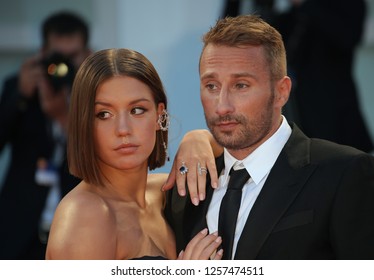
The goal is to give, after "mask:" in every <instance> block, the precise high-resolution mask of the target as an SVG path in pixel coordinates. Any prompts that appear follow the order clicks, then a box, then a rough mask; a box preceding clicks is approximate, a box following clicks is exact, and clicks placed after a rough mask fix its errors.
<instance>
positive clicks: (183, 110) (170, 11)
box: [0, 0, 374, 185]
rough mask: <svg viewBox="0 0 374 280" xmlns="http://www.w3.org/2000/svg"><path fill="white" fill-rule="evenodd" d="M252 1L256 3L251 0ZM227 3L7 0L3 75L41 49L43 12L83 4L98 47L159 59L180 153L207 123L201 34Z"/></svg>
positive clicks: (365, 91)
mask: <svg viewBox="0 0 374 280" xmlns="http://www.w3.org/2000/svg"><path fill="white" fill-rule="evenodd" d="M285 1H287V0H285ZM246 2H248V3H247V4H248V5H249V6H250V5H251V3H250V2H251V0H248V1H246ZM352 3H353V5H354V1H352ZM367 4H368V11H367V18H366V23H365V32H364V39H363V41H362V43H361V45H360V46H359V50H358V53H357V55H356V61H355V68H354V69H355V70H354V75H355V77H356V81H357V86H358V91H359V96H360V105H361V109H362V112H363V115H364V118H365V120H366V122H367V125H368V126H369V129H370V133H371V135H372V136H374V110H373V105H374V94H373V89H374V79H373V72H374V0H368V1H367ZM223 5H224V1H223V0H157V1H152V0H136V1H135V0H105V1H102V0H79V1H76V0H64V1H57V0H33V1H29V0H12V1H8V0H0V81H1V82H3V81H4V79H5V78H6V77H7V76H8V75H10V74H12V73H14V72H16V71H17V70H18V69H19V67H20V65H21V63H22V62H23V60H24V59H25V58H26V57H28V56H30V55H32V54H34V53H35V52H37V50H38V49H39V47H40V44H41V38H40V26H41V23H42V21H43V19H45V18H46V17H47V16H48V15H49V14H51V13H52V12H55V11H58V10H61V9H66V10H71V11H75V12H77V13H78V14H80V15H81V16H82V17H83V18H84V19H85V20H86V21H87V22H88V24H89V27H90V33H91V39H90V43H89V45H90V46H91V48H92V49H93V50H100V49H104V48H113V47H116V48H119V47H125V48H131V49H135V50H137V51H140V52H141V53H143V54H144V55H145V56H147V57H148V58H149V59H150V60H151V61H152V62H153V64H154V65H155V67H156V69H157V70H158V72H159V74H160V76H161V79H162V80H163V82H164V86H165V88H166V91H167V94H168V98H169V111H170V114H171V117H172V126H171V129H170V138H169V139H170V141H169V143H170V146H169V153H170V156H171V158H173V156H174V155H175V152H176V148H177V146H178V143H179V141H180V140H181V137H182V135H183V134H184V133H185V132H186V131H188V130H191V129H194V128H205V127H206V125H205V120H204V115H203V111H202V106H201V104H200V97H199V78H198V59H199V55H200V51H201V46H202V44H201V36H202V34H203V33H205V32H206V31H207V30H208V29H209V27H210V26H212V25H213V24H214V23H215V21H216V19H217V18H218V17H219V16H221V14H222V10H223ZM0 98H1V97H0ZM8 157H9V150H8V149H5V150H3V151H1V153H0V185H1V181H2V178H3V176H4V173H5V171H6V168H7V163H8V159H9V158H8ZM170 167H171V162H170V163H167V164H166V165H165V166H164V167H163V168H161V169H158V170H156V171H157V172H168V171H169V169H170Z"/></svg>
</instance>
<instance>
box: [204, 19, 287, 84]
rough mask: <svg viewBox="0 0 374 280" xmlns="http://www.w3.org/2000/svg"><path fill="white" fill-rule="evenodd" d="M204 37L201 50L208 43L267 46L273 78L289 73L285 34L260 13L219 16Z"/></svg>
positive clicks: (232, 45)
mask: <svg viewBox="0 0 374 280" xmlns="http://www.w3.org/2000/svg"><path fill="white" fill-rule="evenodd" d="M202 41H203V43H204V46H203V50H202V52H201V54H202V53H203V52H204V49H205V48H206V46H207V45H208V44H212V45H218V46H227V47H243V46H244V47H245V46H263V48H264V51H265V58H266V61H267V63H268V66H269V71H270V76H271V80H272V81H276V80H279V79H281V78H283V77H284V76H285V75H287V61H286V50H285V47H284V43H283V39H282V35H281V34H280V33H279V32H278V31H277V30H276V29H275V28H274V27H272V26H271V25H269V24H268V23H266V22H265V21H263V20H262V19H261V18H260V17H259V16H257V15H240V16H237V17H226V18H223V19H219V20H218V21H217V22H216V25H215V26H213V27H212V28H210V30H209V31H208V32H207V33H206V34H205V35H204V36H203V38H202ZM200 60H201V57H200Z"/></svg>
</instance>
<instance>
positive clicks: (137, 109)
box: [131, 107, 146, 115]
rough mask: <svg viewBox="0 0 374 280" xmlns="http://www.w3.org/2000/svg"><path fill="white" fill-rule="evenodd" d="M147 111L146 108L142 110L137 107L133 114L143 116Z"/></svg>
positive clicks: (132, 111)
mask: <svg viewBox="0 0 374 280" xmlns="http://www.w3.org/2000/svg"><path fill="white" fill-rule="evenodd" d="M145 111H146V110H145V109H144V108H140V107H135V108H133V109H132V110H131V114H133V115H141V114H143V113H144V112H145Z"/></svg>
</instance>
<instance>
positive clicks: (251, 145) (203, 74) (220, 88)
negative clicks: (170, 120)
mask: <svg viewBox="0 0 374 280" xmlns="http://www.w3.org/2000/svg"><path fill="white" fill-rule="evenodd" d="M200 94H201V101H202V104H203V107H204V112H205V119H206V122H207V125H208V127H209V129H210V131H211V132H212V134H213V136H214V138H215V139H216V141H217V142H218V143H219V144H220V145H222V146H224V147H226V148H227V149H228V150H229V152H230V153H231V154H232V155H233V156H235V157H236V158H238V159H242V158H245V157H246V156H247V155H248V154H249V153H251V152H252V151H253V150H254V149H255V148H257V147H258V146H259V145H260V144H261V143H263V142H264V141H265V140H266V139H267V138H269V137H270V136H271V135H272V134H273V133H274V132H275V131H276V130H277V128H278V127H279V124H280V121H281V115H280V110H281V107H280V106H279V105H280V104H278V103H279V102H275V98H276V95H277V93H276V89H275V88H274V86H273V85H272V83H271V81H270V72H269V69H268V66H267V63H266V60H265V57H264V51H263V48H262V47H261V46H245V47H244V46H243V47H240V48H238V47H227V46H217V45H212V44H209V45H208V46H207V47H206V48H205V49H204V51H203V54H202V57H201V61H200Z"/></svg>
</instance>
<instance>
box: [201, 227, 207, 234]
mask: <svg viewBox="0 0 374 280" xmlns="http://www.w3.org/2000/svg"><path fill="white" fill-rule="evenodd" d="M200 233H201V234H204V235H205V234H207V233H208V229H207V228H204V229H203V230H202V231H200Z"/></svg>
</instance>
